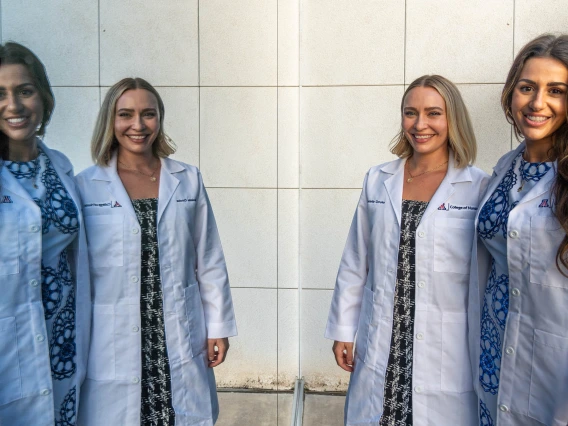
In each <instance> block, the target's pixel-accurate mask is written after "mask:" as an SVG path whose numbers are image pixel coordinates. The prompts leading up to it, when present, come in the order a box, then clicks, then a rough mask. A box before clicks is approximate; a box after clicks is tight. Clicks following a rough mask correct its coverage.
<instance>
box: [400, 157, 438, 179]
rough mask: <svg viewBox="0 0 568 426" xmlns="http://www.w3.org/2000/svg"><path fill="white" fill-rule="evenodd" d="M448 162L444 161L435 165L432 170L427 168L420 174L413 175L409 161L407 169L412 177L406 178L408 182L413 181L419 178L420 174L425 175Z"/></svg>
mask: <svg viewBox="0 0 568 426" xmlns="http://www.w3.org/2000/svg"><path fill="white" fill-rule="evenodd" d="M445 164H448V160H446V161H444V162H443V163H442V164H438V165H437V166H436V167H434V168H433V169H430V170H426V171H425V172H422V173H420V174H417V175H414V176H412V173H410V167H408V161H407V162H406V171H407V172H408V174H409V175H410V177H409V178H408V179H406V181H407V182H412V181H413V180H414V178H417V177H418V176H422V175H425V174H426V173H430V172H433V171H435V170H438V169H439V168H440V167H442V166H443V165H445Z"/></svg>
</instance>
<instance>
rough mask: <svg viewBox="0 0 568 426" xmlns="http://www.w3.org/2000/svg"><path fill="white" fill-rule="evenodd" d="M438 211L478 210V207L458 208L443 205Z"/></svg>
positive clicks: (452, 205) (451, 205) (453, 205)
mask: <svg viewBox="0 0 568 426" xmlns="http://www.w3.org/2000/svg"><path fill="white" fill-rule="evenodd" d="M438 210H477V207H474V206H457V205H455V204H450V203H448V204H446V203H442V205H441V206H440V207H438Z"/></svg>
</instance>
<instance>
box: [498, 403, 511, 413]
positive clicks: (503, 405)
mask: <svg viewBox="0 0 568 426" xmlns="http://www.w3.org/2000/svg"><path fill="white" fill-rule="evenodd" d="M499 410H501V411H502V412H504V413H506V412H507V411H509V407H507V406H506V405H505V404H501V405H500V406H499Z"/></svg>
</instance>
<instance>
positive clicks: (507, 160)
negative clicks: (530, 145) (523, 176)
mask: <svg viewBox="0 0 568 426" xmlns="http://www.w3.org/2000/svg"><path fill="white" fill-rule="evenodd" d="M525 147H526V144H525V141H522V142H521V143H520V144H519V146H518V147H517V148H515V149H514V150H513V151H510V152H508V153H507V154H505V155H503V156H502V157H501V158H500V159H499V161H498V162H497V164H495V167H493V171H494V172H495V173H496V174H499V173H502V172H503V170H504V169H506V168H508V167H510V166H511V162H512V161H513V158H516V157H517V155H519V152H521V151H523V150H524V149H525ZM557 168H558V160H554V161H553V162H552V169H553V170H554V174H555V175H556V173H557Z"/></svg>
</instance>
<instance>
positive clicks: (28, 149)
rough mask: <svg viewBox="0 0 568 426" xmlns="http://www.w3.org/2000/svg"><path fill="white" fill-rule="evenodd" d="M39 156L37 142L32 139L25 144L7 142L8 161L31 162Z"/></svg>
mask: <svg viewBox="0 0 568 426" xmlns="http://www.w3.org/2000/svg"><path fill="white" fill-rule="evenodd" d="M38 155H39V151H38V147H37V141H36V139H35V138H34V139H32V140H30V141H26V142H13V141H8V160H9V161H20V162H23V161H32V160H35V159H36V158H37V156H38Z"/></svg>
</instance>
